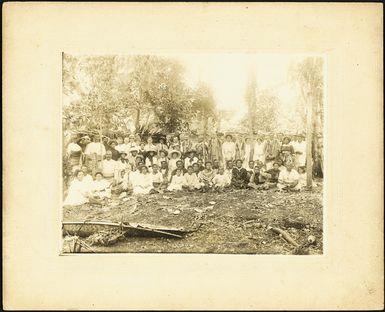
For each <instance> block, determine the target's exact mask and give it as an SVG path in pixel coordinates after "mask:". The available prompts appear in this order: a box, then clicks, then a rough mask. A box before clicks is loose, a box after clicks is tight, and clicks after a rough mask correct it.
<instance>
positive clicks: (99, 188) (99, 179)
mask: <svg viewBox="0 0 385 312" xmlns="http://www.w3.org/2000/svg"><path fill="white" fill-rule="evenodd" d="M91 194H92V195H93V196H94V197H95V198H99V199H105V198H111V183H110V182H108V181H107V180H106V179H103V174H102V173H101V172H97V173H95V180H94V181H93V182H92V186H91Z"/></svg>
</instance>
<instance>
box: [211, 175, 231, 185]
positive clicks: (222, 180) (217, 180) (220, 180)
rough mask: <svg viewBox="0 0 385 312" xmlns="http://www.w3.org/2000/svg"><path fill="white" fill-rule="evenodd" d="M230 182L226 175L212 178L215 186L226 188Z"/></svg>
mask: <svg viewBox="0 0 385 312" xmlns="http://www.w3.org/2000/svg"><path fill="white" fill-rule="evenodd" d="M230 182H231V179H229V176H228V175H227V174H217V175H215V177H214V178H213V183H214V185H215V186H221V187H224V186H227V185H229V184H230Z"/></svg>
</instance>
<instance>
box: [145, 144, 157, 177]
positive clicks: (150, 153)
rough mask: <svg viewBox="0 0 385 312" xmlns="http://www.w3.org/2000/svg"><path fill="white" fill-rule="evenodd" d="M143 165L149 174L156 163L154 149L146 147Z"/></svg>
mask: <svg viewBox="0 0 385 312" xmlns="http://www.w3.org/2000/svg"><path fill="white" fill-rule="evenodd" d="M144 163H145V165H146V166H147V168H148V169H149V171H150V172H151V170H152V165H154V164H157V163H158V157H156V148H155V147H153V148H152V147H148V150H147V152H146V157H145V162H144Z"/></svg>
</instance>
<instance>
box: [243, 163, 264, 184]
mask: <svg viewBox="0 0 385 312" xmlns="http://www.w3.org/2000/svg"><path fill="white" fill-rule="evenodd" d="M247 186H248V188H251V189H254V190H262V189H268V185H267V184H265V179H264V178H263V176H262V175H261V168H260V167H259V166H258V165H255V166H254V170H253V173H252V174H251V177H250V181H249V184H247Z"/></svg>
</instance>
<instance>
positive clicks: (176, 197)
mask: <svg viewBox="0 0 385 312" xmlns="http://www.w3.org/2000/svg"><path fill="white" fill-rule="evenodd" d="M317 182H318V183H317V185H318V186H317V187H314V188H313V189H312V190H311V191H302V192H300V193H279V192H275V191H274V190H269V191H251V190H232V191H228V192H225V193H211V192H210V193H188V192H180V193H176V194H173V193H167V194H154V195H146V196H137V197H129V198H127V199H125V200H124V201H123V200H119V199H112V200H110V201H109V203H108V204H107V205H105V206H103V207H100V206H91V205H83V206H81V207H65V208H64V210H63V220H64V221H84V220H86V219H87V220H104V221H115V222H120V221H125V222H131V223H145V224H153V225H162V226H170V227H176V228H181V227H182V228H185V229H190V230H194V231H193V232H191V233H188V234H187V235H186V236H185V237H184V238H182V239H173V238H163V237H155V238H154V237H152V238H151V237H124V238H121V239H120V240H118V241H117V242H116V243H115V244H113V245H111V246H103V245H102V246H101V245H100V244H99V245H97V244H92V241H90V238H83V239H82V240H83V241H84V242H87V243H88V244H89V245H92V250H93V251H94V252H110V253H115V252H133V253H137V252H142V253H227V254H322V253H323V226H322V224H323V221H322V220H323V217H322V216H323V208H322V181H317ZM270 226H272V227H278V228H280V229H282V230H284V231H286V232H287V233H288V234H289V235H290V236H291V237H292V238H293V239H294V240H295V241H296V242H297V243H298V244H299V245H301V246H303V245H304V246H306V247H304V248H297V247H295V246H294V245H292V244H290V243H288V242H287V241H286V240H285V239H284V238H283V237H282V236H280V235H279V234H276V233H274V232H273V231H271V230H269V227H270ZM309 236H314V237H315V242H314V243H313V244H309V243H308V238H309ZM65 251H66V250H65V249H64V252H65ZM82 252H90V251H89V249H84V248H83V249H82Z"/></svg>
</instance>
